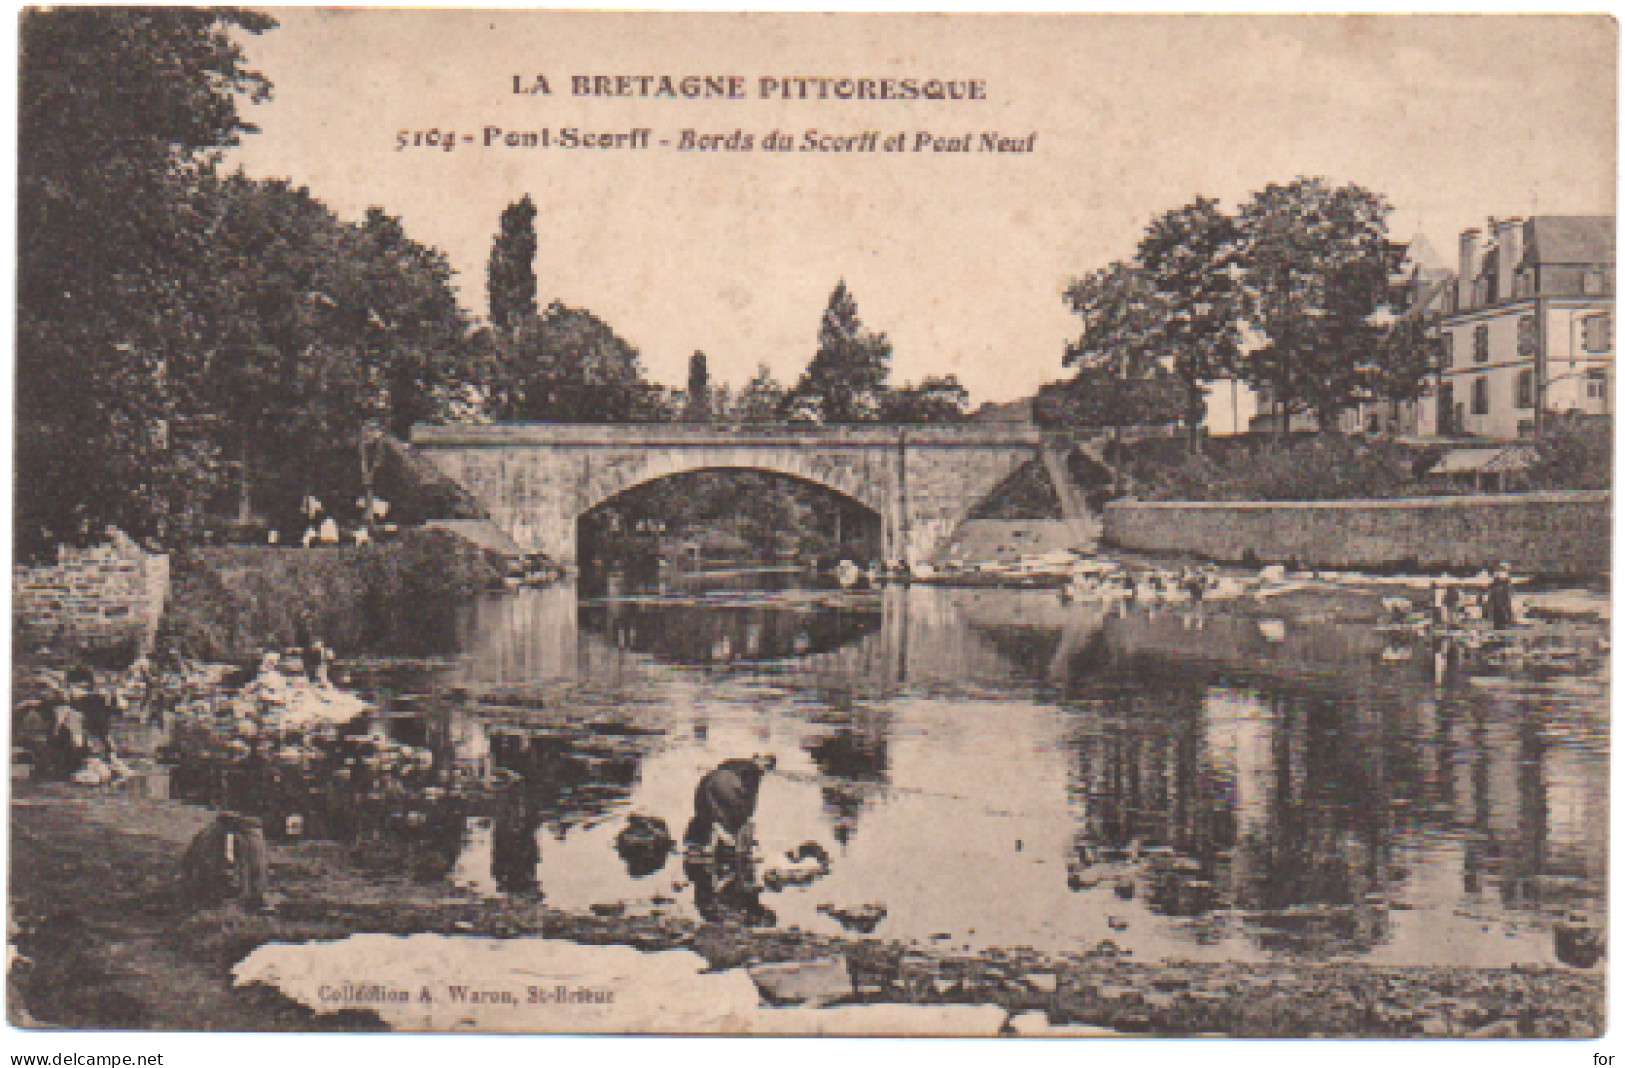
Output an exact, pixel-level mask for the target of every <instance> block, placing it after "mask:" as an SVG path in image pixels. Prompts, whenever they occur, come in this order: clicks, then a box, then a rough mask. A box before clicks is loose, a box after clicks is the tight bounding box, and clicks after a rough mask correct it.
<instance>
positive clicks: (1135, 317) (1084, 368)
mask: <svg viewBox="0 0 1625 1068" xmlns="http://www.w3.org/2000/svg"><path fill="white" fill-rule="evenodd" d="M1064 299H1065V300H1066V302H1067V305H1068V306H1069V307H1071V309H1072V311H1073V312H1074V313H1076V314H1077V315H1078V316H1079V317H1080V318H1082V319H1083V330H1082V332H1081V333H1079V335H1078V337H1077V339H1076V340H1075V341H1072V342H1071V343H1069V344H1068V345H1067V347H1066V352H1065V353H1064V355H1063V356H1062V361H1061V362H1062V364H1063V366H1067V367H1072V366H1076V367H1077V368H1078V374H1077V376H1076V377H1075V378H1074V379H1073V381H1072V382H1071V383H1068V384H1067V385H1066V386H1063V387H1060V388H1059V389H1058V390H1057V389H1052V390H1051V393H1050V395H1049V396H1048V397H1047V398H1044V397H1041V402H1042V403H1041V404H1040V408H1042V409H1044V411H1043V417H1044V418H1047V419H1049V420H1052V425H1057V424H1058V425H1067V426H1083V427H1094V426H1100V427H1106V426H1109V427H1111V428H1112V433H1113V437H1114V438H1115V439H1116V448H1115V450H1114V457H1115V463H1116V467H1115V469H1114V471H1113V482H1114V483H1115V484H1118V485H1119V486H1120V484H1121V462H1122V436H1123V428H1124V427H1125V426H1142V425H1147V424H1158V423H1168V422H1172V421H1173V418H1172V416H1173V413H1174V412H1176V411H1177V410H1178V408H1177V405H1178V400H1177V397H1176V396H1175V394H1174V389H1171V388H1170V387H1173V386H1176V384H1177V380H1176V379H1174V378H1172V377H1171V376H1170V375H1169V374H1168V372H1167V371H1166V369H1165V368H1164V367H1163V365H1162V361H1161V359H1160V355H1161V350H1160V346H1161V344H1162V334H1161V330H1162V324H1163V323H1165V322H1166V321H1167V319H1168V317H1169V314H1170V313H1169V308H1168V300H1167V298H1166V297H1165V296H1164V295H1163V294H1162V293H1160V292H1159V291H1158V290H1157V289H1156V288H1154V287H1153V286H1152V285H1151V284H1150V282H1149V281H1148V280H1147V278H1146V276H1145V273H1144V272H1143V271H1141V270H1140V268H1139V267H1137V266H1135V265H1134V264H1130V263H1123V262H1117V263H1113V264H1111V265H1110V266H1107V267H1103V268H1100V269H1099V270H1096V271H1094V272H1092V273H1090V274H1087V275H1084V276H1083V277H1082V278H1079V279H1076V280H1074V281H1073V282H1072V284H1071V285H1070V286H1068V287H1067V290H1066V293H1065V296H1064Z"/></svg>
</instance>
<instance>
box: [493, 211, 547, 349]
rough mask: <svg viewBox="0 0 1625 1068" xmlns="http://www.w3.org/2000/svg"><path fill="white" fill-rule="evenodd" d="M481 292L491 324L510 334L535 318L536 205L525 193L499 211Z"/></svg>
mask: <svg viewBox="0 0 1625 1068" xmlns="http://www.w3.org/2000/svg"><path fill="white" fill-rule="evenodd" d="M498 227H499V228H498V231H497V236H496V238H495V240H493V241H492V242H491V260H490V263H489V265H488V266H487V267H486V271H485V292H486V299H487V303H488V306H489V311H490V315H491V324H492V325H493V326H495V327H496V328H497V330H498V331H500V332H501V333H504V334H512V333H513V332H514V331H516V330H519V329H521V328H523V327H524V326H525V324H527V323H529V322H531V321H532V320H534V319H535V318H536V205H535V204H533V203H531V199H530V194H529V193H526V194H525V195H524V196H523V197H521V198H519V200H517V201H515V202H514V203H512V204H509V205H508V206H507V207H506V208H504V209H502V218H501V220H500V222H499V223H498Z"/></svg>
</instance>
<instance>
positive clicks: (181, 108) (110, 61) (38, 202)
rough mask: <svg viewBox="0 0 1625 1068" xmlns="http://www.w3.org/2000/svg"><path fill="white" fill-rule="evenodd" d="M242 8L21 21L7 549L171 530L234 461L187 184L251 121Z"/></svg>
mask: <svg viewBox="0 0 1625 1068" xmlns="http://www.w3.org/2000/svg"><path fill="white" fill-rule="evenodd" d="M275 25H276V23H275V21H274V20H272V19H270V18H269V17H267V16H264V15H260V14H257V13H254V12H249V11H244V10H240V9H235V8H209V9H204V8H179V7H157V8H129V7H122V8H121V7H62V8H55V9H40V8H34V9H29V10H27V11H25V12H24V13H23V15H22V20H21V42H20V43H21V49H20V55H21V62H20V68H19V97H18V99H19V130H18V189H17V192H18V198H17V229H18V233H17V250H18V259H17V267H18V278H17V334H16V343H17V350H16V352H17V366H16V383H17V436H16V449H17V452H16V486H17V491H16V499H15V505H16V512H15V524H16V527H15V529H16V532H17V536H18V547H19V550H21V551H22V552H25V553H26V552H30V551H34V550H36V549H39V548H42V547H46V546H49V545H50V544H52V543H54V542H57V541H60V540H82V539H88V538H92V537H97V536H100V534H101V532H102V529H103V528H104V527H105V526H106V525H109V524H114V525H117V526H120V527H122V528H124V529H125V530H127V531H128V532H129V533H131V534H133V535H135V536H137V537H155V538H159V539H163V540H174V539H177V538H181V537H185V536H186V535H187V533H188V532H189V531H191V530H193V529H195V528H196V527H197V526H198V525H199V524H200V523H201V522H202V515H203V511H204V507H205V504H206V502H207V500H208V498H209V496H210V495H211V494H212V493H213V492H214V490H215V489H216V487H218V486H219V485H220V484H221V482H222V480H223V478H224V477H225V476H226V474H227V471H228V467H227V465H226V464H225V463H224V462H223V458H222V456H221V452H220V449H219V447H218V436H219V435H218V433H217V432H216V430H217V427H216V424H215V423H213V422H211V421H210V417H209V413H207V412H200V411H198V410H197V406H196V403H195V400H194V398H195V397H196V395H197V394H199V393H201V392H204V391H205V390H206V388H207V383H206V381H205V378H204V370H203V369H204V366H205V365H206V363H207V360H208V355H209V353H210V351H211V348H212V346H213V344H214V343H215V342H216V341H217V340H218V336H217V331H216V330H215V326H214V324H212V323H210V322H209V321H207V316H206V308H204V307H201V306H200V302H199V300H198V294H199V293H200V292H205V291H207V290H209V289H210V288H211V282H212V279H213V272H212V268H211V264H210V262H209V250H210V247H211V241H212V238H213V231H214V228H215V227H216V226H217V225H218V223H219V221H220V218H221V215H220V213H219V212H218V211H217V210H216V209H217V207H218V204H217V202H215V201H213V200H212V199H211V198H209V197H208V196H206V195H204V194H202V193H201V192H200V189H199V185H198V182H199V179H200V178H201V177H204V176H206V175H207V174H209V173H210V171H211V169H212V167H213V165H214V163H215V161H216V160H217V158H218V155H219V152H220V151H221V150H222V149H224V148H227V147H229V146H231V145H233V144H236V143H237V140H238V137H239V136H240V134H242V133H244V132H246V131H250V130H252V129H253V127H252V125H251V124H249V123H247V122H246V121H244V120H243V119H242V117H241V115H240V114H239V112H238V101H239V99H241V98H242V97H243V96H247V97H249V98H250V99H253V100H260V99H264V98H265V97H267V96H268V95H269V92H270V85H269V83H268V82H266V81H265V79H264V78H262V77H260V76H259V75H257V74H254V73H253V72H250V71H248V70H245V69H244V67H243V66H242V60H243V56H242V52H241V49H240V47H239V45H238V43H237V39H236V37H235V36H234V34H235V33H236V32H237V31H245V32H248V33H255V34H257V33H262V32H264V31H266V30H269V29H271V28H272V27H274V26H275Z"/></svg>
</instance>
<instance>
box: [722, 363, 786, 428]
mask: <svg viewBox="0 0 1625 1068" xmlns="http://www.w3.org/2000/svg"><path fill="white" fill-rule="evenodd" d="M783 407H784V387H783V386H781V385H779V383H778V381H777V380H776V379H774V377H773V370H772V368H770V367H768V365H767V364H765V363H762V364H757V365H756V377H754V378H752V379H751V380H750V381H749V382H746V383H745V385H744V388H742V389H741V390H740V391H739V398H738V400H736V401H735V402H734V418H735V419H737V420H738V421H739V422H741V423H772V422H777V421H778V419H779V413H780V411H781V409H782V408H783Z"/></svg>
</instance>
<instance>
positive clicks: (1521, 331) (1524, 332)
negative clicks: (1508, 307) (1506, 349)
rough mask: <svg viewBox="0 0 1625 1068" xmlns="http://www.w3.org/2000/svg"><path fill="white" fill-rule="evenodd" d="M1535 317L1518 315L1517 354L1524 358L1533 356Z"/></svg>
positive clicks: (1530, 358) (1529, 358)
mask: <svg viewBox="0 0 1625 1068" xmlns="http://www.w3.org/2000/svg"><path fill="white" fill-rule="evenodd" d="M1537 340H1538V339H1537V338H1536V336H1535V317H1534V316H1533V315H1520V316H1518V356H1519V357H1521V358H1522V359H1525V360H1532V359H1534V358H1535V342H1536V341H1537Z"/></svg>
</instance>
